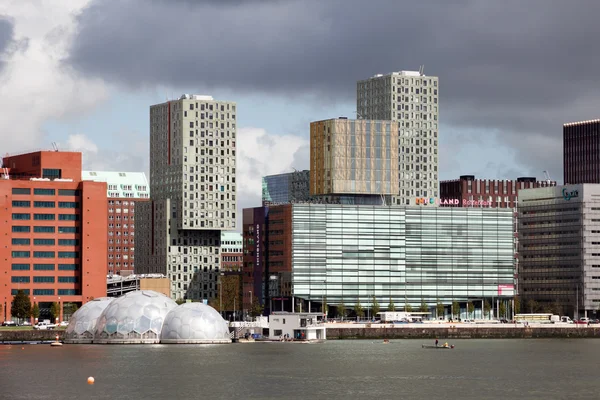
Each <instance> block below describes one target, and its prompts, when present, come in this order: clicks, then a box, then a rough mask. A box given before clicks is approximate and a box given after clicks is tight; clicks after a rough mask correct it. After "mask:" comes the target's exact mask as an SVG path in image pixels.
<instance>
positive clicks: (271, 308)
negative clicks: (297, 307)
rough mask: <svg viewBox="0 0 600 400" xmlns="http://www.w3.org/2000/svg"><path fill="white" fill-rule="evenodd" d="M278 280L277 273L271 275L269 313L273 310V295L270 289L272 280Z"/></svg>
mask: <svg viewBox="0 0 600 400" xmlns="http://www.w3.org/2000/svg"><path fill="white" fill-rule="evenodd" d="M276 280H277V276H276V275H271V276H269V314H271V313H272V312H273V296H272V291H271V290H270V289H271V282H273V281H276ZM280 294H281V293H280ZM281 311H283V310H281Z"/></svg>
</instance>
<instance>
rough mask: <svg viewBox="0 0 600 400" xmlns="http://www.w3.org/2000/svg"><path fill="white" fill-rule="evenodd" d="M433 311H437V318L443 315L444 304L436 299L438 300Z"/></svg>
mask: <svg viewBox="0 0 600 400" xmlns="http://www.w3.org/2000/svg"><path fill="white" fill-rule="evenodd" d="M435 311H436V312H437V317H438V318H439V317H443V316H444V305H443V304H442V302H441V301H440V299H438V301H437V305H436V306H435Z"/></svg>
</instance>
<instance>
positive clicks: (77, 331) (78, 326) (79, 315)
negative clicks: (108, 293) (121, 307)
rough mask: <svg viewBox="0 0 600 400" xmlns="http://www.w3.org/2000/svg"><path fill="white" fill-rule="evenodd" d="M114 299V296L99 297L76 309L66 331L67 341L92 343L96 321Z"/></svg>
mask: <svg viewBox="0 0 600 400" xmlns="http://www.w3.org/2000/svg"><path fill="white" fill-rule="evenodd" d="M113 300H114V298H112V297H99V298H97V299H94V300H91V301H88V302H87V303H85V304H84V305H83V306H81V308H80V309H79V310H77V311H75V313H74V314H73V315H72V316H71V320H70V321H69V326H68V327H67V330H66V332H65V343H92V341H93V339H94V332H95V331H96V321H97V320H98V317H100V314H102V312H103V311H104V309H105V308H106V307H108V305H109V304H110V302H111V301H113Z"/></svg>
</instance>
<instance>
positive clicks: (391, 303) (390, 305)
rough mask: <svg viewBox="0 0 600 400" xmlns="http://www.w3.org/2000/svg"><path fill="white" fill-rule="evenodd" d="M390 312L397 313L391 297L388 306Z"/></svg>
mask: <svg viewBox="0 0 600 400" xmlns="http://www.w3.org/2000/svg"><path fill="white" fill-rule="evenodd" d="M387 310H388V311H396V305H395V304H394V300H392V298H391V297H390V302H389V304H388V308H387Z"/></svg>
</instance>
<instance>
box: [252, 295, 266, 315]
mask: <svg viewBox="0 0 600 400" xmlns="http://www.w3.org/2000/svg"><path fill="white" fill-rule="evenodd" d="M263 309H264V307H263V305H262V304H260V303H259V302H258V299H257V298H256V297H255V298H254V301H253V304H252V308H251V309H250V315H251V316H253V317H258V316H259V315H262V313H263Z"/></svg>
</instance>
